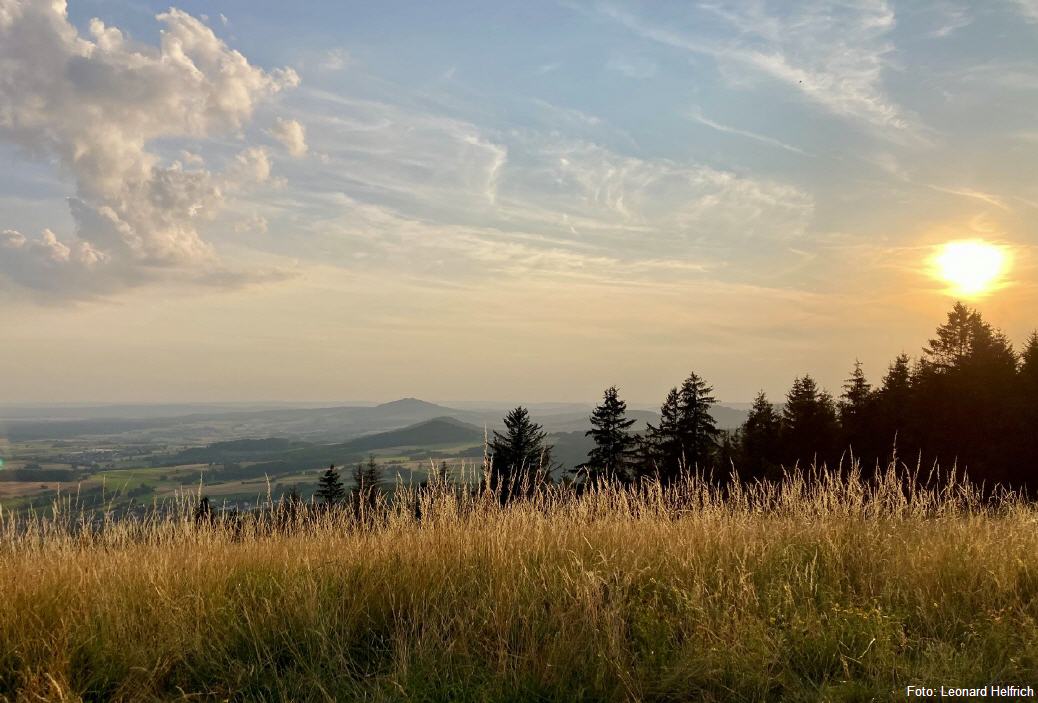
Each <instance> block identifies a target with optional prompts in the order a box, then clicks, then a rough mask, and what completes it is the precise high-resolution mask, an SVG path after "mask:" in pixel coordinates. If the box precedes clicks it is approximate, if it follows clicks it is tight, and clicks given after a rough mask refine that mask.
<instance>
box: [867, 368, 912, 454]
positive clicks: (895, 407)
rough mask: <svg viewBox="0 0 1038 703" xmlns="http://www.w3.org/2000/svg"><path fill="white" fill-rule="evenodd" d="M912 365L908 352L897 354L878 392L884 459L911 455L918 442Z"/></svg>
mask: <svg viewBox="0 0 1038 703" xmlns="http://www.w3.org/2000/svg"><path fill="white" fill-rule="evenodd" d="M912 381H913V378H912V365H911V358H910V357H909V356H908V354H905V353H904V352H902V353H901V354H898V356H897V358H896V359H894V361H893V363H891V364H890V367H889V368H888V369H887V375H886V376H884V377H883V383H882V385H880V388H879V391H878V392H877V393H876V448H877V451H878V454H879V456H880V459H881V460H882V461H884V462H886V461H887V460H890V459H892V458H893V457H894V455H895V453H896V454H900V455H901V456H912V455H915V454H916V453H917V452H918V449H919V447H918V445H917V443H916V439H915V436H916V434H917V433H916V431H915V424H916V422H917V421H918V419H919V418H918V417H917V416H916V415H915V407H914V406H915V398H914V394H913V389H912Z"/></svg>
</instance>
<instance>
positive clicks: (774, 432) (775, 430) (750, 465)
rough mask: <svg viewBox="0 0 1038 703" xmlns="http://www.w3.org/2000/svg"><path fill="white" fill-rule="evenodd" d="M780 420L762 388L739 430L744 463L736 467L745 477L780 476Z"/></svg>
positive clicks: (747, 478) (749, 478) (751, 478)
mask: <svg viewBox="0 0 1038 703" xmlns="http://www.w3.org/2000/svg"><path fill="white" fill-rule="evenodd" d="M781 423H782V420H781V418H780V417H779V414H778V413H777V412H775V406H774V405H772V404H771V403H770V402H769V401H768V396H767V395H766V394H765V393H764V391H760V392H759V393H758V394H757V397H756V398H754V399H753V406H752V407H751V408H750V412H749V414H748V415H747V416H746V421H745V422H744V423H743V426H742V432H740V434H739V439H740V449H741V451H740V454H741V457H742V466H739V467H737V468H738V469H739V471H740V473H741V474H742V476H743V478H744V479H746V480H753V479H761V478H778V471H777V469H778V466H779V461H780V458H779V454H780V449H779V447H780V444H779V442H780V440H781V430H782V424H781Z"/></svg>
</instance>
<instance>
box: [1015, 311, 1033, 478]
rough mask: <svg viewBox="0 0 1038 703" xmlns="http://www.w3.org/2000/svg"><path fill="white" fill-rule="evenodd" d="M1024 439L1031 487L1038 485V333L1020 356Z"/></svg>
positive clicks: (1022, 446) (1022, 444) (1023, 458)
mask: <svg viewBox="0 0 1038 703" xmlns="http://www.w3.org/2000/svg"><path fill="white" fill-rule="evenodd" d="M1017 398H1018V401H1019V402H1018V406H1019V408H1020V410H1019V413H1020V418H1021V425H1022V429H1023V433H1022V434H1023V437H1022V438H1021V442H1020V451H1019V454H1020V456H1019V457H1018V458H1017V459H1016V462H1017V464H1018V465H1020V466H1029V467H1031V473H1032V474H1034V475H1033V476H1027V480H1028V481H1029V482H1030V483H1031V485H1036V484H1038V431H1036V429H1038V331H1035V332H1033V333H1032V334H1031V336H1030V337H1028V338H1027V342H1026V343H1025V344H1024V350H1023V353H1021V354H1020V384H1019V390H1018V393H1017Z"/></svg>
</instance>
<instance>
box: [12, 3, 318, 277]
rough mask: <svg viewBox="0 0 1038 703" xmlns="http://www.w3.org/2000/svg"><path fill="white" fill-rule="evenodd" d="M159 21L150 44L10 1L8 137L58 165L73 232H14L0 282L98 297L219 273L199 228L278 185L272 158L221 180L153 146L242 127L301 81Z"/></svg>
mask: <svg viewBox="0 0 1038 703" xmlns="http://www.w3.org/2000/svg"><path fill="white" fill-rule="evenodd" d="M156 19H157V20H158V21H159V22H161V23H162V25H163V29H162V32H161V38H160V40H159V43H158V45H157V46H153V45H146V44H141V43H138V42H135V41H132V40H131V39H129V38H128V37H127V36H126V35H124V34H123V32H121V31H120V30H119V29H118V28H115V27H109V26H106V25H105V24H104V23H103V22H102V21H101V20H99V19H93V20H91V21H90V23H89V31H88V33H87V35H81V34H80V32H79V31H78V30H77V29H76V27H75V26H73V25H72V24H71V23H70V22H69V19H68V15H67V10H66V7H65V3H63V2H60V1H56V2H38V1H36V0H0V66H3V71H2V73H0V138H3V139H6V140H9V141H11V142H13V143H15V144H17V145H19V146H20V147H22V149H23V150H24V151H25V152H26V153H27V154H29V155H30V156H33V157H38V158H43V159H54V160H56V161H57V162H58V163H59V164H60V167H61V169H62V171H63V172H65V173H67V174H69V175H71V177H72V178H73V180H74V182H75V194H74V195H72V196H71V197H70V198H69V201H68V202H69V207H70V209H71V214H72V218H73V221H74V223H75V232H70V233H64V234H63V235H61V236H58V235H56V234H54V233H53V232H51V231H50V230H44V232H43V233H42V234H41V235H40V236H39V237H34V238H28V237H26V236H25V235H23V234H21V233H17V232H13V231H10V230H8V231H6V232H4V234H3V235H2V238H0V276H6V277H7V278H8V279H10V280H13V281H14V282H16V283H18V284H20V285H22V286H25V287H28V288H32V289H36V290H38V291H41V292H44V293H54V294H61V295H68V296H83V295H86V296H89V295H96V294H98V293H104V292H108V291H112V290H117V289H119V288H121V287H125V286H128V285H137V284H140V283H144V282H147V281H149V280H153V279H155V278H157V277H160V276H166V275H170V274H172V273H174V272H176V273H178V274H179V275H184V276H187V277H188V278H192V277H194V278H199V279H201V278H206V279H211V278H212V277H213V272H214V271H219V270H221V268H222V266H221V264H220V263H219V261H218V260H217V257H216V255H215V253H214V251H213V248H212V246H211V245H210V244H209V243H208V242H207V241H205V240H204V239H203V237H202V236H201V235H200V233H199V230H198V225H199V224H200V223H201V222H202V221H204V220H205V219H207V218H210V217H212V216H213V214H214V213H215V212H216V211H217V210H218V209H219V207H220V206H221V204H222V203H223V202H224V200H225V198H226V197H227V193H228V192H231V191H233V190H234V189H235V188H237V187H238V186H240V185H241V184H242V182H255V181H262V180H265V179H267V178H268V177H269V175H270V163H269V159H268V157H267V154H266V152H264V151H263V150H262V149H257V148H247V149H245V150H244V151H243V152H242V153H241V154H240V155H239V156H238V157H237V158H236V159H234V160H233V163H232V164H231V166H230V167H229V168H228V169H227V170H226V171H224V172H222V173H220V172H215V173H214V172H212V171H209V170H207V169H206V168H204V166H203V162H202V160H201V159H200V158H197V157H196V156H195V155H194V154H192V155H191V157H190V158H186V159H185V161H186V162H187V164H188V165H187V166H185V165H184V164H183V163H181V162H180V161H174V162H172V163H168V162H164V161H163V160H162V158H160V156H159V155H158V154H157V153H156V152H155V151H154V149H153V148H151V144H152V142H154V141H155V140H158V139H167V138H188V139H205V138H207V137H210V136H212V135H216V134H223V133H237V132H239V131H240V130H241V129H242V128H243V127H244V126H245V125H246V124H247V123H248V121H249V120H250V119H251V116H252V114H253V111H254V110H255V108H256V106H257V104H258V103H260V102H261V101H263V100H265V99H266V98H268V97H269V96H271V95H272V94H274V93H276V92H278V91H280V90H282V89H284V88H287V87H292V86H295V85H296V84H297V83H298V80H299V79H298V76H297V75H296V74H295V73H294V72H293V71H291V70H290V69H289V70H276V71H273V72H267V71H264V70H262V69H260V68H258V67H256V66H253V65H251V64H250V63H249V62H248V60H247V59H246V58H245V57H244V56H243V55H242V54H241V53H239V52H237V51H235V50H233V49H231V48H229V47H228V46H227V45H226V44H225V43H224V42H223V41H222V40H220V39H219V38H218V37H217V36H216V35H215V34H214V33H213V32H212V30H211V29H210V28H209V27H208V26H206V25H205V24H203V23H202V22H201V21H200V20H198V19H196V18H194V17H192V16H191V15H188V14H187V13H184V12H182V11H180V10H177V9H170V10H169V11H168V12H165V13H163V14H160V15H158V16H157V18H156ZM0 226H2V223H0Z"/></svg>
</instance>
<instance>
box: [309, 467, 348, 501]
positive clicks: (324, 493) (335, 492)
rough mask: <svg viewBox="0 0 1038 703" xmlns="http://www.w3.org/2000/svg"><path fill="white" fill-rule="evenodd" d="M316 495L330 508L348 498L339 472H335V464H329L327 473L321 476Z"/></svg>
mask: <svg viewBox="0 0 1038 703" xmlns="http://www.w3.org/2000/svg"><path fill="white" fill-rule="evenodd" d="M314 495H315V496H316V497H317V499H318V500H319V501H321V502H322V503H323V504H324V505H325V506H326V507H329V508H330V507H332V506H335V505H338V504H339V503H341V502H342V499H343V498H345V497H346V489H345V488H344V487H343V485H342V478H341V477H340V476H339V472H338V471H336V470H335V464H329V466H328V468H327V469H326V470H325V472H324V473H323V474H321V478H320V479H319V480H318V481H317V491H316V492H315V493H314Z"/></svg>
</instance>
